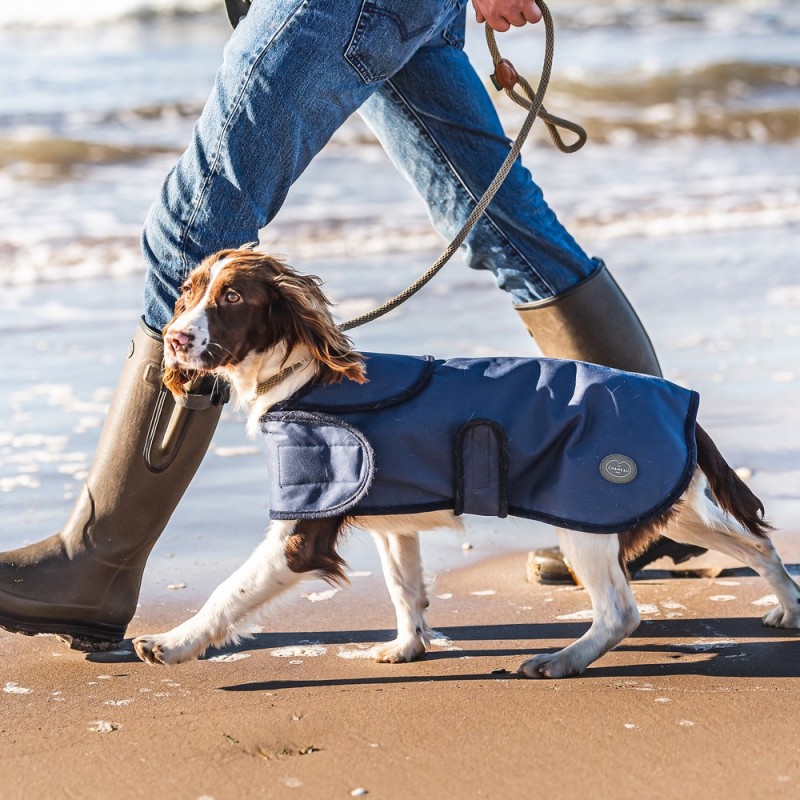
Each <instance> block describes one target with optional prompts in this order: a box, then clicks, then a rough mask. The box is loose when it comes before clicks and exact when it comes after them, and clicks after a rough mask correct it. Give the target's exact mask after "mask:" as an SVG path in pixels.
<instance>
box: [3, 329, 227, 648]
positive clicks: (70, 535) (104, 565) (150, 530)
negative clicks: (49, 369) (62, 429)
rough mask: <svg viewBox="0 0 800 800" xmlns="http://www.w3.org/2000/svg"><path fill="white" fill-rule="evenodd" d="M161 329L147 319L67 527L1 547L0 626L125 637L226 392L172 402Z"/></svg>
mask: <svg viewBox="0 0 800 800" xmlns="http://www.w3.org/2000/svg"><path fill="white" fill-rule="evenodd" d="M162 357H163V346H162V342H161V337H160V336H159V335H158V334H157V333H155V332H153V331H152V330H150V329H149V328H148V327H147V326H145V325H144V323H143V322H142V323H140V324H139V327H138V329H137V330H136V333H135V335H134V338H133V340H132V341H131V343H130V347H129V350H128V358H127V361H126V363H125V366H124V369H123V371H122V375H121V376H120V379H119V383H118V384H117V388H116V391H115V393H114V397H113V399H112V401H111V407H110V409H109V411H108V416H107V417H106V420H105V424H104V426H103V430H102V433H101V435H100V441H99V444H98V446H97V452H96V453H95V457H94V462H93V464H92V468H91V470H90V472H89V476H88V477H87V479H86V482H85V484H84V486H83V487H82V489H81V492H80V494H79V496H78V499H77V501H76V503H75V507H74V509H73V511H72V514H71V515H70V517H69V519H68V520H67V524H66V525H65V527H64V528H63V530H62V531H61V532H60V533H57V534H56V535H55V536H51V537H50V538H49V539H45V540H43V541H41V542H37V543H36V544H32V545H29V546H27V547H23V548H20V549H19V550H13V551H10V552H7V553H0V626H2V627H4V628H6V629H7V630H10V631H14V632H17V633H24V634H31V635H32V634H39V633H54V634H59V635H61V637H62V638H64V639H66V640H67V641H69V642H70V643H71V645H72V647H74V648H75V649H84V650H90V649H106V648H108V647H111V646H113V645H114V644H115V643H117V642H119V641H120V640H121V639H122V638H123V637H124V635H125V628H126V627H127V625H128V623H129V622H130V620H131V618H132V617H133V614H134V612H135V610H136V603H137V599H138V596H139V588H140V586H141V580H142V573H143V571H144V566H145V561H146V560H147V556H148V555H149V553H150V550H151V549H152V547H153V545H154V544H155V542H156V540H157V539H158V537H159V536H160V535H161V532H162V531H163V529H164V527H165V525H166V524H167V521H168V520H169V518H170V516H171V514H172V512H173V510H174V509H175V507H176V505H177V504H178V501H179V500H180V498H181V497H182V495H183V493H184V491H185V490H186V487H187V486H188V485H189V482H190V481H191V479H192V477H193V476H194V474H195V472H196V471H197V468H198V466H199V465H200V462H201V461H202V459H203V456H204V454H205V452H206V449H207V448H208V445H209V443H210V441H211V437H212V435H213V433H214V430H215V428H216V426H217V421H218V420H219V416H220V412H221V406H222V403H223V402H224V398H223V397H222V396H220V395H219V394H218V393H216V392H211V391H208V392H206V393H205V394H203V393H199V394H190V395H189V396H188V398H187V403H186V405H185V406H183V405H181V406H177V405H175V403H174V401H173V398H172V395H171V394H170V393H169V392H168V391H167V390H166V388H165V387H164V386H163V385H162V383H161V361H162Z"/></svg>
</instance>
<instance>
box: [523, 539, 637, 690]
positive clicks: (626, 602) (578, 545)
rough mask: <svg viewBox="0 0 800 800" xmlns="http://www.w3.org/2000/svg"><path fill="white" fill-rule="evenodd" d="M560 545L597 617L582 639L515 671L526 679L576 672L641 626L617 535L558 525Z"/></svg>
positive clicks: (534, 658) (555, 676) (525, 664)
mask: <svg viewBox="0 0 800 800" xmlns="http://www.w3.org/2000/svg"><path fill="white" fill-rule="evenodd" d="M558 534H559V545H560V547H561V551H562V552H563V553H564V556H565V558H566V559H567V560H568V561H569V564H570V567H572V569H573V570H574V571H575V574H576V575H577V577H578V578H579V579H580V582H581V583H582V584H583V586H584V588H585V589H586V591H587V592H588V593H589V598H590V599H591V602H592V612H593V614H594V618H593V621H592V625H591V627H590V628H589V630H588V631H587V632H586V633H585V634H584V635H583V636H581V638H580V639H578V640H577V641H575V642H573V643H572V644H571V645H568V646H567V647H565V648H564V649H563V650H559V651H558V652H556V653H543V654H542V655H538V656H534V657H533V658H531V659H529V660H528V661H525V662H524V663H523V664H522V665H521V666H520V667H519V669H518V670H517V672H518V673H519V674H521V675H524V676H526V677H528V678H566V677H568V676H570V675H578V674H579V673H581V672H583V671H584V670H585V669H586V667H588V666H589V664H591V663H592V662H593V661H595V660H596V659H598V658H600V656H602V655H604V654H605V653H607V652H608V651H609V650H610V649H611V648H612V647H615V646H616V645H618V644H619V643H620V642H621V641H622V640H623V639H624V638H625V637H626V636H628V635H629V634H630V633H632V632H633V631H635V630H636V628H637V627H638V625H639V609H638V608H637V607H636V602H635V601H634V599H633V594H632V593H631V590H630V587H629V586H628V582H627V580H626V579H625V573H624V572H623V571H622V567H621V566H620V562H619V537H617V536H616V535H615V534H605V533H579V532H577V531H568V530H559V532H558Z"/></svg>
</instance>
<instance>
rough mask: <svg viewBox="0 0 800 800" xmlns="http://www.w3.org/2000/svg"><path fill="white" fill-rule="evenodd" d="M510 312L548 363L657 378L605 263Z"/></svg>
mask: <svg viewBox="0 0 800 800" xmlns="http://www.w3.org/2000/svg"><path fill="white" fill-rule="evenodd" d="M515 308H516V310H517V312H518V313H519V315H520V317H521V318H522V322H523V323H524V325H525V327H526V328H527V329H528V332H529V333H530V335H531V336H532V337H533V338H534V340H535V341H536V344H538V345H539V349H540V350H541V351H542V353H543V354H544V355H545V356H547V357H548V358H568V359H573V360H574V361H589V362H590V363H592V364H602V365H603V366H605V367H614V368H615V369H623V370H626V371H627V372H640V373H643V374H645V375H657V376H659V377H661V367H660V366H659V364H658V359H657V358H656V351H655V350H654V349H653V345H652V344H651V342H650V337H649V336H648V335H647V331H645V329H644V326H643V325H642V323H641V321H640V320H639V317H638V316H636V312H635V311H634V310H633V306H631V304H630V301H629V300H628V298H627V297H626V296H625V294H624V293H623V291H622V289H620V288H619V286H618V285H617V282H616V281H615V280H614V279H613V278H612V277H611V274H610V273H609V272H608V270H607V269H606V267H605V264H602V263H601V264H600V266H599V267H598V268H597V269H596V270H595V271H594V272H593V273H592V274H591V275H590V276H589V277H588V278H584V280H582V281H581V282H580V283H579V284H578V285H577V286H575V287H573V288H572V289H570V290H569V291H566V292H564V293H563V294H560V295H558V296H556V297H553V298H551V299H549V300H540V301H537V302H533V303H524V304H523V305H519V306H515Z"/></svg>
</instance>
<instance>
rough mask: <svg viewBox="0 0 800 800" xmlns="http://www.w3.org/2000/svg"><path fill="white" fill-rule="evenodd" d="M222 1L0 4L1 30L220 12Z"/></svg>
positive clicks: (81, 0) (95, 0)
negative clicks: (159, 15) (152, 15)
mask: <svg viewBox="0 0 800 800" xmlns="http://www.w3.org/2000/svg"><path fill="white" fill-rule="evenodd" d="M220 2H221V0H114V2H113V3H109V2H107V0H37V2H36V3H34V4H27V3H11V2H8V3H3V4H2V5H0V27H23V28H38V27H63V26H65V25H66V26H75V27H83V26H89V25H92V26H93V25H99V24H102V23H108V22H112V21H114V20H118V19H124V18H125V17H132V16H139V17H142V16H148V15H151V14H165V13H171V14H175V13H187V12H188V13H198V12H204V11H213V10H218V9H219V7H220Z"/></svg>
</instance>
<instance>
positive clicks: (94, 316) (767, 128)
mask: <svg viewBox="0 0 800 800" xmlns="http://www.w3.org/2000/svg"><path fill="white" fill-rule="evenodd" d="M555 5H556V4H555V3H554V4H553V6H554V8H553V11H554V14H555V16H556V25H557V32H558V42H557V58H556V71H555V80H554V84H553V88H552V92H551V95H550V99H549V101H548V106H549V107H550V109H551V110H552V111H554V112H556V113H563V114H565V115H567V116H571V117H573V118H575V119H577V120H579V121H582V122H585V123H586V124H587V127H588V128H589V131H590V134H591V135H592V139H591V140H590V144H589V145H588V146H587V147H586V148H584V150H583V151H581V152H580V153H579V154H576V155H572V156H563V155H560V154H558V153H556V152H555V151H554V150H552V148H551V146H550V145H549V143H548V142H547V141H546V135H545V134H544V133H543V132H541V131H540V132H538V133H537V135H536V139H535V141H534V142H532V143H531V144H530V145H528V146H527V148H526V151H525V154H524V158H525V161H526V164H527V165H528V166H529V167H530V168H531V170H532V171H533V173H534V175H535V176H536V178H537V180H538V181H539V182H540V183H541V185H542V187H543V188H544V190H545V195H546V196H547V197H548V199H549V201H550V203H551V205H552V206H553V207H554V208H555V209H556V210H557V212H558V214H559V216H560V217H561V218H562V219H563V220H564V221H565V223H567V225H568V227H569V228H570V229H571V230H572V231H573V232H574V233H575V235H576V237H577V238H578V239H579V240H580V241H581V242H582V243H583V245H584V246H585V248H586V249H587V250H588V251H589V252H591V253H593V254H596V255H598V256H602V257H603V258H605V260H606V261H607V263H608V264H609V265H610V266H611V267H612V268H613V270H614V273H615V275H616V276H617V278H618V279H619V280H620V282H621V283H622V285H623V287H624V288H625V289H626V291H627V292H628V293H629V295H630V297H631V298H632V300H633V301H634V303H635V305H636V307H637V309H639V311H640V313H641V315H642V316H643V318H644V320H645V321H646V323H647V326H648V329H649V330H650V332H651V334H652V337H653V340H654V342H655V344H656V347H657V350H658V351H659V353H660V356H661V360H662V364H663V366H664V369H665V372H666V374H667V376H668V377H670V378H672V379H675V380H678V381H680V382H682V383H685V384H686V385H690V386H692V387H693V388H696V389H698V390H699V391H700V393H701V397H702V403H701V420H702V421H703V423H704V424H705V426H706V427H707V428H708V429H709V430H710V432H711V433H712V434H713V435H714V437H715V439H716V440H717V441H718V443H719V444H720V446H721V448H722V449H723V451H724V452H725V454H726V455H727V456H728V458H729V460H730V461H731V463H732V464H733V465H734V466H744V467H748V468H750V469H751V470H752V471H753V477H752V479H751V483H752V485H753V487H754V488H755V490H756V491H757V492H758V493H759V494H761V495H762V496H763V498H764V500H765V503H766V504H767V506H768V511H769V513H770V515H771V516H772V518H773V519H774V520H775V522H776V523H777V524H778V525H779V526H781V527H785V528H788V529H794V530H797V520H798V511H800V433H798V430H800V313H798V312H800V277H798V274H799V273H798V271H797V256H796V247H797V245H796V243H797V236H798V230H799V229H800V180H798V170H797V144H798V138H799V137H800V128H798V119H800V46H798V45H800V6H798V4H797V3H795V2H794V1H793V0H760V1H759V2H755V0H736V2H731V3H725V4H720V3H718V2H711V1H710V0H709V1H708V2H705V1H704V0H669V1H668V2H664V3H659V4H656V3H641V2H637V3H633V2H627V0H611V1H610V2H601V3H594V4H590V5H589V4H585V3H582V2H581V3H578V2H574V1H573V0H564V2H560V3H559V4H558V7H557V8H556V7H555ZM220 7H221V3H219V4H217V3H216V2H213V3H212V2H206V1H205V0H192V1H191V2H189V1H188V0H184V1H183V2H180V3H179V2H177V1H175V2H173V0H163V1H162V2H160V3H154V2H143V1H141V2H140V1H139V0H125V1H124V2H123V0H120V1H119V2H118V3H115V4H108V3H105V2H103V3H94V2H88V0H80V2H79V1H78V0H58V1H57V0H52V2H45V0H40V2H39V3H37V4H36V7H35V13H34V12H33V7H31V8H30V9H29V8H28V7H27V6H18V7H17V6H15V7H11V6H10V5H6V6H4V7H3V8H2V9H0V45H1V46H0V73H2V74H13V76H14V80H13V81H4V82H3V84H2V89H0V254H2V258H0V285H2V286H3V292H2V294H1V295H0V311H2V313H0V359H2V364H3V365H4V366H5V367H6V368H5V369H4V370H3V371H2V373H0V388H1V389H2V392H0V548H8V547H13V546H16V545H18V544H21V543H23V542H29V541H34V540H35V539H37V538H39V537H40V536H41V535H43V534H46V533H50V532H52V531H53V530H55V529H56V528H57V527H58V525H59V524H60V523H61V522H62V520H63V518H64V517H65V515H66V513H67V512H68V510H69V507H70V504H71V500H72V499H73V498H74V495H75V493H76V491H77V489H78V485H79V481H80V480H81V478H82V476H83V474H84V473H85V471H86V469H87V468H88V464H89V461H90V459H91V454H92V452H93V450H94V446H95V442H96V438H97V435H98V433H99V428H100V426H101V424H102V420H103V416H104V413H105V408H106V405H107V403H108V400H109V398H110V393H111V390H112V388H113V384H114V382H115V379H116V374H117V371H118V368H119V367H118V365H119V363H120V361H121V358H122V357H123V356H122V354H123V353H124V352H125V349H126V347H127V342H128V339H129V337H130V333H131V331H132V329H133V327H134V325H135V321H136V319H137V317H138V314H139V294H140V284H141V273H142V265H141V259H140V256H139V252H138V235H139V231H140V227H141V223H142V220H143V219H144V216H145V214H146V212H147V208H148V207H149V204H150V202H151V201H152V199H153V197H154V196H155V195H156V192H157V191H158V187H159V185H160V182H161V180H162V178H163V176H164V175H165V174H166V171H167V170H168V169H169V167H170V166H171V164H172V163H173V161H174V159H175V157H176V155H177V154H178V153H179V152H180V149H181V148H182V146H183V144H184V142H185V141H186V140H187V138H188V135H189V131H190V128H191V125H192V123H193V121H194V117H195V115H196V114H197V113H198V111H199V108H200V107H201V105H202V102H203V99H204V97H205V94H206V92H207V89H208V86H209V85H210V81H211V80H212V77H213V74H214V71H215V69H216V67H217V63H218V61H219V59H220V54H221V50H222V47H223V45H224V43H225V40H226V38H227V36H228V28H227V22H226V20H225V18H224V13H223V12H222V11H221V8H220ZM177 10H180V13H177ZM97 14H100V15H101V16H102V18H103V22H102V24H98V23H97V22H96V21H93V20H94V19H95V15H97ZM541 39H542V36H541V32H539V31H534V32H532V33H528V34H527V35H526V34H521V33H519V32H517V33H514V34H513V35H511V36H509V37H503V38H502V39H501V46H502V47H503V49H504V51H505V52H507V54H508V55H509V56H510V57H511V58H512V59H513V60H514V61H515V63H516V64H517V66H518V67H519V68H520V69H522V70H523V71H525V72H533V71H535V69H536V65H537V64H538V61H539V59H540V58H541V52H540V50H541ZM468 49H469V51H470V53H471V54H472V55H473V57H474V59H475V61H476V63H477V64H478V65H479V66H480V68H481V70H482V71H483V72H485V73H488V71H489V70H488V68H487V64H488V58H487V56H486V55H485V53H484V45H483V42H482V34H481V32H480V31H479V30H478V29H477V27H476V26H471V28H470V31H469V42H468ZM498 102H499V104H500V108H501V113H502V114H503V116H504V119H505V120H506V121H507V124H508V130H509V132H513V130H514V128H515V126H516V125H517V124H519V122H520V119H521V116H520V114H519V113H518V112H517V111H516V110H514V109H512V108H510V107H509V105H508V104H507V103H506V102H505V101H504V100H502V99H500V100H499V101H498ZM262 241H263V242H264V244H265V245H266V246H267V247H269V248H270V249H272V250H273V251H276V252H279V253H282V254H284V255H286V256H288V257H289V259H290V261H291V262H292V263H293V264H294V265H295V266H297V267H298V268H300V269H302V270H304V271H309V272H315V273H317V274H319V275H321V276H322V277H323V278H324V279H325V280H326V282H327V288H328V290H329V291H330V293H331V294H332V296H333V297H334V298H335V299H336V300H337V301H339V303H340V306H339V308H338V313H339V315H340V318H342V319H344V318H349V317H350V316H353V315H355V314H357V313H360V312H362V311H364V310H366V309H367V308H369V307H371V306H372V305H375V304H377V303H379V302H381V301H383V300H384V299H385V298H386V297H387V296H388V295H390V294H393V293H394V292H395V291H397V290H399V289H400V288H402V287H404V286H405V285H406V284H407V283H409V282H410V281H411V280H413V279H414V278H415V277H416V276H417V275H418V274H419V273H420V272H422V271H423V270H424V269H425V268H426V267H427V266H428V264H429V263H430V262H431V261H432V260H433V259H434V257H435V256H436V255H438V250H437V248H438V247H440V246H441V244H440V243H439V240H438V238H437V237H436V235H435V234H433V233H432V232H431V231H430V228H429V225H428V222H427V217H426V214H425V210H424V208H423V207H422V204H421V203H420V201H419V200H418V199H417V198H416V196H415V195H414V193H413V191H412V190H411V189H410V188H409V187H408V186H406V184H405V183H404V181H403V180H402V179H401V178H400V177H398V176H397V174H396V173H395V171H394V170H393V168H392V167H391V165H390V164H389V163H388V160H387V159H386V158H385V156H384V155H383V153H382V151H381V150H380V148H379V147H378V146H377V145H376V144H375V143H374V142H373V141H372V139H371V135H370V134H369V132H368V131H367V130H366V129H365V128H364V126H363V125H362V124H361V123H360V121H358V120H357V119H353V120H352V121H350V122H349V123H348V124H347V125H346V126H345V128H344V129H343V130H342V131H341V132H340V133H339V134H338V135H337V136H336V137H335V139H334V140H333V142H332V143H331V144H330V145H329V146H328V147H327V148H326V149H325V151H323V153H322V154H321V155H320V157H319V158H318V159H317V160H316V161H315V162H314V164H312V166H311V167H310V168H309V170H308V171H307V173H306V174H305V175H304V176H303V177H302V178H301V180H300V181H299V182H298V183H297V185H296V186H295V187H294V188H293V190H292V192H291V193H290V196H289V199H288V201H287V204H286V206H285V208H284V209H283V210H282V212H281V214H280V215H279V217H278V219H277V220H276V221H275V223H274V224H273V225H271V226H270V228H269V229H268V230H266V231H265V232H264V234H263V237H262ZM354 338H355V341H356V344H357V345H358V346H359V347H361V348H363V349H374V350H389V351H395V352H411V353H433V354H435V355H437V356H453V355H480V354H491V353H505V354H509V355H524V354H526V353H529V352H533V350H532V345H531V343H530V340H529V338H528V337H527V335H526V334H525V333H524V332H523V331H522V328H521V326H520V325H519V322H518V321H517V319H516V317H515V315H514V314H513V313H512V312H511V310H510V309H509V306H508V300H507V298H506V297H505V296H503V295H502V294H501V293H500V292H498V291H496V290H495V289H494V288H493V284H492V280H491V277H490V276H489V275H487V274H481V273H473V272H467V271H466V270H465V269H464V267H463V265H462V264H461V263H459V259H458V257H456V259H454V261H453V263H452V264H450V265H448V267H447V268H446V269H445V271H444V272H443V273H442V274H441V275H440V276H439V277H438V278H437V279H436V280H435V281H434V282H433V283H432V284H431V285H430V286H428V287H426V289H425V290H424V291H423V292H422V293H421V294H420V295H418V296H417V297H416V298H415V299H414V300H413V301H412V302H411V303H410V304H409V305H408V306H406V307H404V308H403V309H402V310H400V311H398V312H396V313H394V314H393V315H391V316H390V317H388V318H387V319H385V320H384V321H381V322H377V323H374V324H373V325H370V326H368V327H367V328H365V329H362V330H359V331H357V332H356V333H355V336H354ZM265 480H266V473H265V470H264V464H263V461H262V456H261V453H260V450H259V448H258V446H257V445H254V444H253V443H251V442H248V441H247V440H246V438H245V436H244V432H243V430H242V425H241V423H240V422H238V421H237V420H235V419H234V418H233V417H232V415H230V414H226V418H225V419H224V421H223V424H222V425H221V426H220V428H219V431H218V434H217V436H216V437H215V441H214V447H213V448H212V452H211V454H210V455H209V456H208V458H207V459H206V461H205V462H204V465H203V467H202V469H201V471H200V474H199V475H198V477H197V479H196V480H195V482H194V483H193V485H192V487H191V489H190V492H189V495H188V497H187V499H186V501H185V502H184V503H182V504H181V506H180V508H179V510H178V512H177V513H176V515H175V518H174V519H173V522H172V523H171V524H170V526H169V528H168V531H167V533H166V534H165V536H164V537H163V538H162V540H161V541H160V542H159V545H158V546H157V548H156V550H155V552H154V555H153V558H152V560H151V567H150V568H149V570H148V574H147V576H146V582H145V592H146V593H147V594H148V596H150V597H152V596H162V595H163V596H170V597H174V596H175V595H174V594H172V593H171V592H170V591H169V590H168V589H167V588H166V587H167V586H168V585H175V584H180V583H187V584H188V587H189V590H188V591H191V590H193V589H198V587H202V589H205V588H206V587H207V586H208V585H209V584H211V583H213V582H214V581H216V580H218V579H219V578H221V577H223V576H224V575H226V574H228V573H229V572H230V571H231V570H232V569H233V568H234V567H235V566H236V564H237V563H238V562H239V561H241V560H242V559H243V558H244V557H245V556H246V554H247V553H248V552H249V551H250V549H251V548H252V546H253V545H254V544H255V541H256V540H257V539H258V537H259V536H260V534H261V531H262V530H263V527H264V525H265V521H266V510H265V508H264V507H263V506H264V501H263V499H262V498H264V496H265V495H264V493H263V482H264V481H265ZM465 539H466V540H468V541H470V542H471V543H472V544H474V545H475V548H474V549H473V550H469V551H465V550H463V549H462V541H463V540H459V539H458V538H457V537H455V535H453V534H450V533H444V534H442V535H439V534H431V535H428V536H425V537H424V541H423V547H424V549H425V552H426V555H427V561H428V562H429V566H430V568H431V569H434V570H437V571H442V570H444V569H448V568H451V567H453V566H458V565H460V564H463V563H465V562H468V561H469V560H470V559H474V558H476V557H481V556H483V555H485V554H487V553H488V552H490V550H491V549H492V548H495V547H497V548H501V549H512V548H513V549H524V548H532V547H535V546H537V545H539V544H541V543H542V542H547V541H553V534H552V532H551V531H549V530H548V529H546V528H545V527H544V526H538V525H534V524H532V523H527V522H526V523H521V522H517V521H511V520H506V521H496V520H471V521H470V523H469V527H468V531H467V534H466V536H465ZM786 541H787V542H788V539H787V540H786ZM778 542H779V545H780V544H781V538H780V535H779V536H778ZM198 545H199V546H198ZM348 555H349V557H350V562H351V566H352V567H353V568H354V569H356V570H365V571H377V569H378V565H377V560H376V558H375V556H374V554H373V552H372V548H371V545H370V544H369V543H368V541H367V539H366V537H364V536H354V537H353V540H352V542H351V543H350V546H349V551H348ZM521 577H522V576H521V573H520V578H521ZM176 591H177V590H176ZM178 594H180V593H179V592H178ZM183 596H185V595H183Z"/></svg>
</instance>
